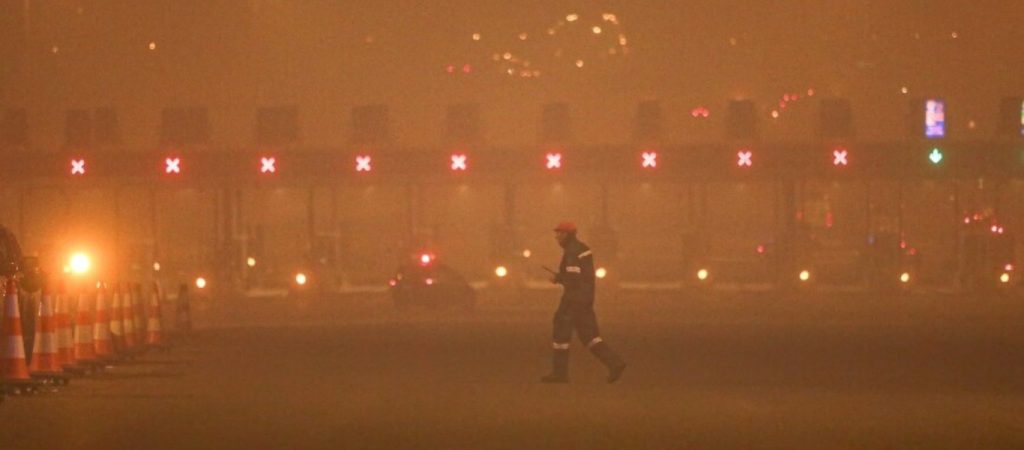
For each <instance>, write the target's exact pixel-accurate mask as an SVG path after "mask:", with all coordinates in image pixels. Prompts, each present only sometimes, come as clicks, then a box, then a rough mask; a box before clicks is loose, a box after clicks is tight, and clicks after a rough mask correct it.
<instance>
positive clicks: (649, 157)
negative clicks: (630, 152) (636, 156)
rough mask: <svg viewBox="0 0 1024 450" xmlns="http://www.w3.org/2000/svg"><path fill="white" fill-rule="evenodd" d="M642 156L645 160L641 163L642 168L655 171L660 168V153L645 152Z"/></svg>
mask: <svg viewBox="0 0 1024 450" xmlns="http://www.w3.org/2000/svg"><path fill="white" fill-rule="evenodd" d="M640 156H641V157H642V158H643V161H641V162H640V166H641V167H643V168H644V169H653V168H656V167H658V152H654V151H650V152H643V153H642V154H641V155H640Z"/></svg>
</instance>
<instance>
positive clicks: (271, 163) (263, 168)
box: [260, 156, 277, 173]
mask: <svg viewBox="0 0 1024 450" xmlns="http://www.w3.org/2000/svg"><path fill="white" fill-rule="evenodd" d="M260 173H277V158H274V157H273V156H264V157H261V158H260Z"/></svg>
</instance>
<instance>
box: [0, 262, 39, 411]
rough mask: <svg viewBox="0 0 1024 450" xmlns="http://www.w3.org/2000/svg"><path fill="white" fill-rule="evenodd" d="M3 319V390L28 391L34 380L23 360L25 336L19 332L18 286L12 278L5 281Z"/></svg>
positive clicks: (0, 366) (0, 367)
mask: <svg viewBox="0 0 1024 450" xmlns="http://www.w3.org/2000/svg"><path fill="white" fill-rule="evenodd" d="M5 288H6V289H5V295H4V321H3V331H2V332H0V339H2V340H3V342H2V344H0V345H2V346H0V351H2V352H3V355H0V375H2V378H3V382H4V390H5V391H7V392H10V393H13V394H20V393H22V392H29V391H32V390H33V389H34V388H35V384H36V383H35V381H33V380H32V377H30V376H29V373H28V363H27V361H25V337H24V336H23V335H22V333H21V311H20V308H18V287H17V285H16V284H15V283H14V280H12V279H8V280H7V282H6V283H5Z"/></svg>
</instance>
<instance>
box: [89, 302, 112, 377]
mask: <svg viewBox="0 0 1024 450" xmlns="http://www.w3.org/2000/svg"><path fill="white" fill-rule="evenodd" d="M107 301H108V300H107V292H106V289H104V288H100V289H98V290H97V291H96V316H95V317H96V326H94V327H93V333H92V344H93V348H94V350H95V351H96V359H98V360H101V361H109V360H111V359H114V357H115V355H114V345H113V342H111V340H110V328H111V324H112V323H113V317H111V315H110V310H109V309H107Z"/></svg>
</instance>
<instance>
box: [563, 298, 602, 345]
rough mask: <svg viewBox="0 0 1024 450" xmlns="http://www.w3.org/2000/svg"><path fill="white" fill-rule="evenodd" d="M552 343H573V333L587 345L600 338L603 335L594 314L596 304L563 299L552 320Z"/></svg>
mask: <svg viewBox="0 0 1024 450" xmlns="http://www.w3.org/2000/svg"><path fill="white" fill-rule="evenodd" d="M552 328H553V329H552V339H551V340H552V341H554V342H558V343H565V342H570V341H572V334H573V331H575V332H576V336H577V337H578V338H579V339H580V342H583V343H584V344H586V345H588V346H589V345H591V341H593V340H594V339H595V338H598V337H599V336H600V335H601V333H600V331H599V329H598V326H597V316H596V315H595V314H594V303H593V302H590V301H573V300H567V299H564V298H563V299H562V302H561V303H559V304H558V310H557V311H555V317H554V319H553V320H552Z"/></svg>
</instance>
